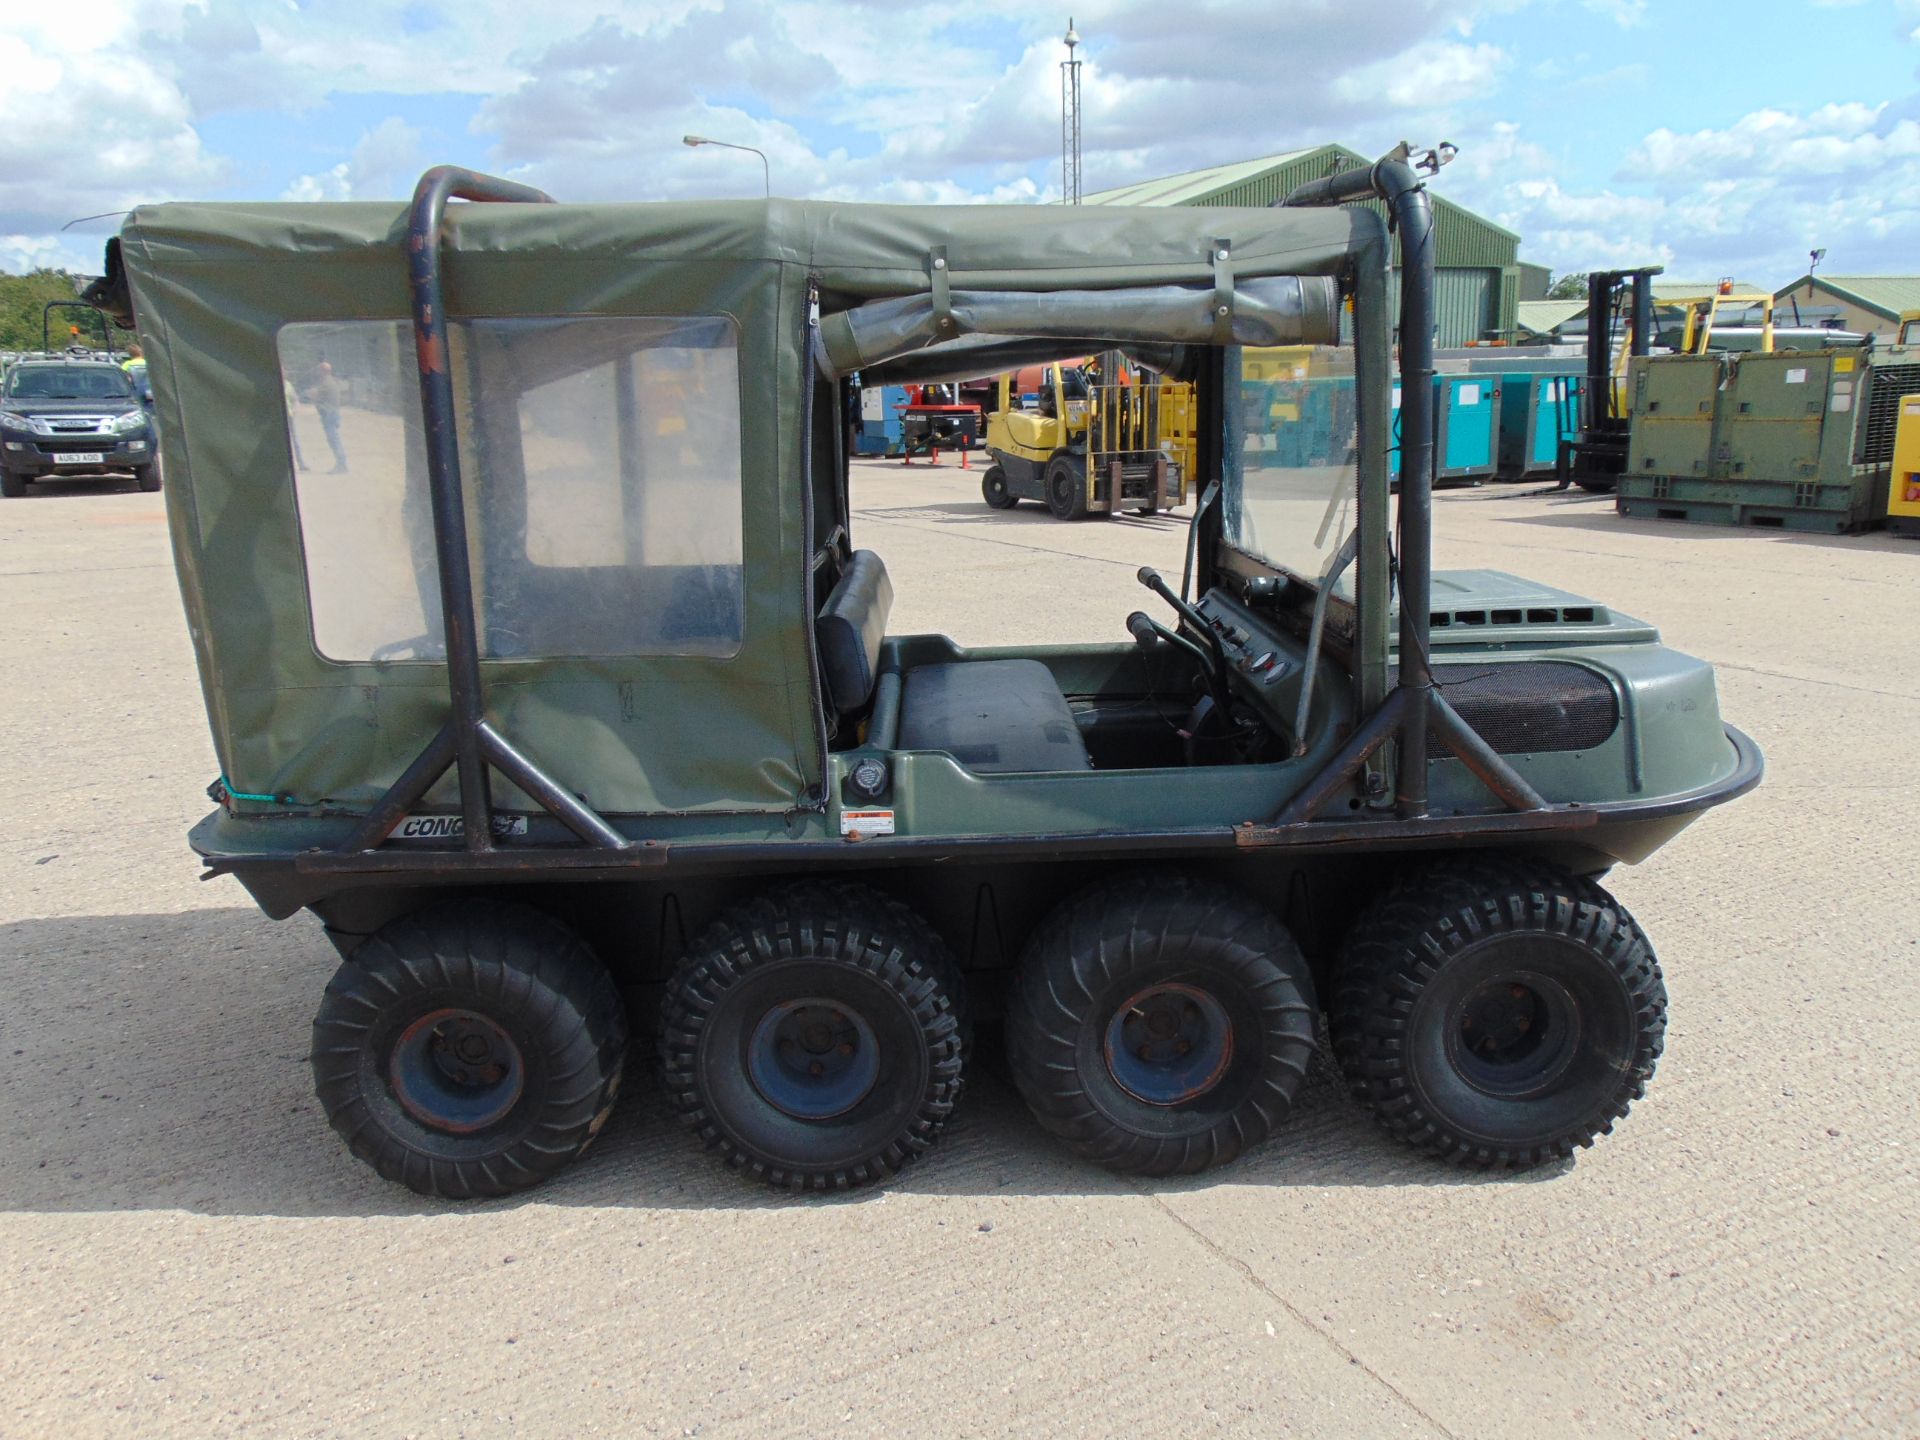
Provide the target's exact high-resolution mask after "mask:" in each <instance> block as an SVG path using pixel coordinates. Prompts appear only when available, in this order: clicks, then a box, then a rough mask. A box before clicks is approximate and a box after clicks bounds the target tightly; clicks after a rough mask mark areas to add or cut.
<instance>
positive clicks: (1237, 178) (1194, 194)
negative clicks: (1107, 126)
mask: <svg viewBox="0 0 1920 1440" xmlns="http://www.w3.org/2000/svg"><path fill="white" fill-rule="evenodd" d="M1315 155H1335V156H1338V157H1339V158H1340V163H1341V166H1342V167H1345V166H1348V165H1367V164H1371V163H1372V161H1371V160H1370V159H1369V158H1368V157H1367V156H1365V155H1362V154H1361V153H1360V152H1359V151H1358V150H1353V149H1350V148H1348V147H1347V146H1345V145H1333V144H1328V145H1309V146H1308V147H1306V148H1305V149H1303V150H1283V151H1281V152H1280V153H1279V154H1277V155H1266V156H1262V157H1261V158H1260V159H1257V160H1237V161H1235V162H1233V163H1232V164H1230V165H1210V166H1208V167H1206V168H1205V169H1202V170H1188V171H1185V172H1183V173H1182V174H1179V175H1167V176H1163V177H1162V178H1160V179H1158V180H1139V181H1136V182H1134V183H1133V184H1131V185H1122V186H1119V187H1117V188H1115V189H1111V190H1096V191H1095V192H1094V193H1093V194H1091V195H1083V196H1082V197H1081V203H1082V204H1084V205H1200V204H1205V203H1206V202H1207V201H1208V200H1209V199H1211V198H1213V197H1214V196H1216V195H1222V194H1225V193H1226V192H1227V191H1229V190H1233V189H1236V188H1237V187H1239V186H1242V185H1245V184H1247V183H1248V182H1249V181H1252V180H1257V179H1259V178H1260V177H1261V176H1263V175H1267V174H1269V173H1271V172H1273V171H1275V170H1283V169H1285V168H1286V167H1287V166H1289V165H1297V164H1298V163H1299V162H1300V161H1302V160H1305V159H1308V158H1310V157H1312V156H1315ZM1433 200H1434V207H1435V209H1436V210H1444V211H1451V212H1453V213H1454V214H1456V215H1460V216H1463V217H1468V218H1470V219H1471V220H1472V222H1473V223H1474V224H1475V225H1477V226H1480V227H1481V228H1482V229H1485V230H1489V231H1491V232H1492V233H1494V234H1496V235H1502V236H1505V237H1506V238H1507V239H1509V240H1511V241H1513V242H1514V243H1515V244H1518V243H1519V241H1520V237H1519V236H1518V235H1516V234H1514V233H1513V231H1511V230H1509V229H1507V228H1506V227H1505V226H1504V225H1496V224H1494V223H1493V221H1491V220H1489V219H1487V218H1486V217H1485V216H1484V215H1476V214H1474V212H1473V211H1471V210H1468V209H1466V208H1465V207H1464V206H1461V205H1457V204H1455V203H1454V202H1453V201H1451V200H1449V199H1447V198H1446V197H1445V196H1444V195H1440V194H1438V193H1435V194H1434V196H1433Z"/></svg>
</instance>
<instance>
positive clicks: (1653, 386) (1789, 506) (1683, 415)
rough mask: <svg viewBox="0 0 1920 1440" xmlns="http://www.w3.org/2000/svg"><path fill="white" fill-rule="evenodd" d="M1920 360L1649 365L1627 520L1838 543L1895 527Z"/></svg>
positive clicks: (1640, 398)
mask: <svg viewBox="0 0 1920 1440" xmlns="http://www.w3.org/2000/svg"><path fill="white" fill-rule="evenodd" d="M1916 390H1920V349H1914V348H1901V347H1896V348H1893V349H1886V350H1871V349H1863V348H1849V349H1832V350H1802V351H1798V352H1793V353H1775V354H1743V355H1698V356H1695V355H1658V356H1642V357H1636V358H1635V360H1634V361H1633V364H1632V367H1631V369H1630V371H1629V373H1628V399H1629V413H1630V419H1631V425H1632V435H1631V440H1630V443H1629V447H1628V453H1627V470H1626V474H1625V475H1624V476H1623V477H1622V480H1621V484H1620V489H1619V492H1618V508H1619V511H1620V513H1621V514H1622V515H1632V516H1637V517H1641V518H1644V519H1655V520H1692V521H1696V522H1700V523H1704V524H1714V525H1754V526H1763V527H1770V528H1774V529H1785V530H1807V531H1814V532H1817V533H1821V534H1829V535H1838V534H1846V533H1849V532H1851V531H1855V530H1864V529H1867V528H1869V527H1871V526H1874V525H1877V524H1879V523H1881V522H1882V521H1883V520H1885V518H1886V514H1887V481H1888V476H1889V474H1890V468H1889V467H1890V466H1891V464H1892V462H1893V438H1894V430H1895V427H1896V426H1897V424H1898V420H1899V404H1900V397H1901V396H1902V395H1905V394H1908V393H1912V392H1914V391H1916Z"/></svg>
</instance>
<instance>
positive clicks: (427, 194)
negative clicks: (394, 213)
mask: <svg viewBox="0 0 1920 1440" xmlns="http://www.w3.org/2000/svg"><path fill="white" fill-rule="evenodd" d="M455 198H457V199H461V200H469V201H479V202H486V201H492V202H504V203H509V204H536V205H546V204H551V203H552V202H553V197H552V196H551V195H548V194H547V193H546V192H545V191H543V190H535V189H534V188H533V187H532V186H530V185H520V184H516V183H515V182H513V181H511V180H501V179H499V178H497V177H495V176H492V175H481V174H477V173H476V172H474V171H472V170H462V169H460V168H459V167H457V166H453V165H437V166H435V167H434V168H433V169H431V170H429V171H427V173H426V174H424V175H422V176H421V177H420V183H419V185H418V186H416V187H415V189H414V192H413V207H412V210H411V212H410V215H409V219H408V225H407V270H408V281H409V286H410V288H411V290H412V299H413V340H414V348H415V351H416V352H417V355H418V358H419V369H420V412H421V418H422V421H423V423H424V426H425V430H426V436H425V439H426V452H427V489H428V495H429V497H430V499H431V500H432V503H433V546H434V558H435V559H436V561H437V562H438V568H439V572H440V610H441V615H442V617H443V622H444V624H445V627H446V638H447V689H448V691H449V693H450V695H451V699H452V702H453V708H452V713H451V714H450V715H449V716H448V717H447V721H446V724H444V725H442V726H441V727H440V731H439V733H438V734H436V735H435V736H434V737H433V739H432V740H430V741H429V742H428V743H427V747H426V749H424V750H422V751H421V752H420V754H419V756H418V757H417V758H416V759H415V760H414V762H413V763H412V764H411V765H409V766H408V767H407V768H406V770H405V772H403V773H402V774H401V776H400V778H399V779H398V780H396V781H394V783H393V785H392V787H391V788H390V789H389V790H388V791H387V793H386V794H385V795H384V796H382V797H381V799H380V803H379V804H377V805H376V806H374V808H373V811H372V813H371V814H369V815H368V816H367V818H366V820H365V821H363V822H362V823H361V826H360V828H359V829H358V830H356V831H355V832H354V834H353V836H352V838H351V839H349V840H348V841H347V842H346V844H344V845H343V846H341V847H340V848H341V851H342V853H354V852H358V851H364V850H373V849H376V848H378V847H379V845H380V844H381V843H382V842H383V841H384V840H385V839H386V838H387V836H389V835H390V834H392V833H393V828H394V826H396V825H398V824H399V823H400V821H401V820H402V819H404V818H405V817H406V814H407V811H408V810H409V809H411V808H412V807H413V805H414V804H415V803H416V802H418V801H419V799H420V798H421V797H422V796H423V795H425V794H426V793H427V791H428V790H430V789H432V788H433V785H434V782H435V781H437V780H438V779H439V778H440V777H441V776H442V775H444V774H446V772H447V770H448V768H449V767H455V768H456V769H457V771H458V774H459V779H460V814H461V819H462V822H463V826H464V829H465V837H464V838H465V841H466V847H467V850H468V851H469V852H470V853H474V854H484V853H485V852H487V851H490V850H492V849H493V848H494V843H493V797H492V795H491V793H490V783H491V782H490V780H489V777H488V773H487V772H488V770H489V769H490V768H491V769H493V770H498V771H499V772H500V773H501V774H502V775H503V776H505V777H506V778H507V779H508V780H510V781H512V782H513V783H514V784H515V785H517V786H519V787H520V789H521V790H522V791H524V792H525V793H526V794H527V795H528V796H530V797H531V798H532V799H533V800H534V801H536V802H537V803H538V804H539V805H540V807H541V808H542V809H544V810H545V811H547V813H548V814H550V815H552V816H553V817H554V818H555V819H557V820H559V821H560V822H561V823H562V824H564V825H565V826H566V827H567V828H568V829H569V830H571V831H573V833H574V834H576V835H578V836H579V837H580V838H581V839H582V840H584V841H585V842H586V843H587V844H589V845H592V846H599V847H602V848H605V849H609V850H618V849H624V848H625V847H626V846H627V843H628V842H627V840H626V838H625V837H624V836H622V835H621V834H620V832H619V831H617V830H615V829H614V828H613V827H612V826H611V825H609V824H608V823H607V822H606V821H605V820H603V819H601V818H600V816H599V815H597V814H595V813H594V812H593V811H592V810H591V809H590V808H588V807H587V805H585V804H584V803H583V802H582V801H580V800H579V799H578V798H577V797H576V796H574V795H573V794H572V793H570V792H569V791H568V790H566V789H565V788H564V787H562V786H561V785H560V784H559V783H557V782H556V781H555V780H553V779H552V777H550V776H549V775H547V773H546V772H545V771H543V770H542V769H541V768H540V767H539V766H538V765H536V764H535V763H534V762H533V761H532V760H531V759H530V758H529V757H528V756H527V755H526V754H524V753H523V752H522V751H521V750H519V749H518V748H517V747H516V746H515V745H514V744H513V742H512V741H511V740H509V739H508V738H507V737H506V736H504V735H502V734H501V733H500V732H499V731H498V730H496V729H495V728H494V727H493V725H492V724H491V723H490V722H489V721H488V720H487V714H486V692H485V689H484V687H483V685H482V682H481V679H480V638H479V626H478V624H477V623H476V622H475V620H474V613H473V568H472V562H471V559H470V555H469V552H468V549H467V512H466V501H465V494H464V491H463V488H462V486H461V480H460V445H459V439H458V436H457V434H456V432H455V429H454V406H453V375H452V373H451V371H450V370H449V369H448V358H447V307H446V298H445V290H444V287H443V286H442V284H441V278H440V241H441V227H442V223H443V222H444V220H445V218H446V210H447V201H448V200H449V199H455Z"/></svg>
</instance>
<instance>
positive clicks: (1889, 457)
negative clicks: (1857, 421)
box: [1855, 365, 1920, 465]
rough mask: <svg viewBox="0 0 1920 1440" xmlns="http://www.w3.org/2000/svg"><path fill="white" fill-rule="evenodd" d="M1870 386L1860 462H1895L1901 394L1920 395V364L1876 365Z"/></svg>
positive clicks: (1863, 426) (1858, 462)
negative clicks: (1894, 448) (1894, 443)
mask: <svg viewBox="0 0 1920 1440" xmlns="http://www.w3.org/2000/svg"><path fill="white" fill-rule="evenodd" d="M1872 375H1873V379H1872V381H1871V382H1870V384H1869V385H1868V388H1867V415H1866V421H1865V423H1864V424H1863V425H1862V426H1861V427H1860V430H1861V434H1860V454H1859V456H1858V457H1857V459H1856V461H1855V463H1856V464H1860V465H1891V464H1892V463H1893V432H1894V428H1895V427H1896V426H1897V425H1899V423H1900V397H1901V396H1902V395H1920V365H1876V366H1874V367H1873V371H1872Z"/></svg>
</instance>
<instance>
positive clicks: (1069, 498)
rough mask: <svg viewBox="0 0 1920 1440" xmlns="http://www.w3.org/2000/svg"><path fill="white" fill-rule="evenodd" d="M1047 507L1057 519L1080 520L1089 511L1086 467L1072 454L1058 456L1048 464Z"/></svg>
mask: <svg viewBox="0 0 1920 1440" xmlns="http://www.w3.org/2000/svg"><path fill="white" fill-rule="evenodd" d="M1047 508H1048V509H1049V510H1051V511H1052V512H1053V518H1054V519H1056V520H1079V519H1082V518H1083V517H1084V516H1085V515H1086V513H1087V477H1086V472H1085V468H1084V467H1083V466H1082V465H1079V464H1076V463H1075V461H1074V460H1073V459H1072V457H1070V456H1065V455H1062V456H1058V457H1056V458H1055V459H1054V460H1052V461H1051V462H1050V463H1049V464H1048V465H1047Z"/></svg>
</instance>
